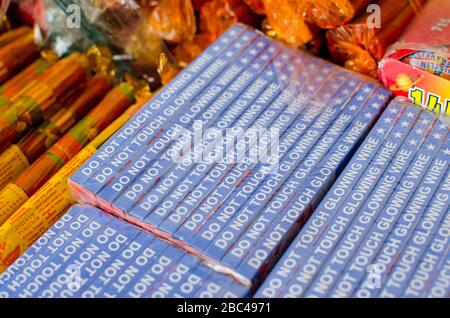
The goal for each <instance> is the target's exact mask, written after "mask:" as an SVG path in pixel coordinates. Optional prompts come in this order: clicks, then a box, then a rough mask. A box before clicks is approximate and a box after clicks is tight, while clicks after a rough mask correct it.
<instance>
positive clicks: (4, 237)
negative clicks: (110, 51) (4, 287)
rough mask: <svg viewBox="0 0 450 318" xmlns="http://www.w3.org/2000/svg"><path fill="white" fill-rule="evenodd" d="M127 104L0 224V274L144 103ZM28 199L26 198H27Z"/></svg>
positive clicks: (68, 199) (58, 211) (57, 212)
mask: <svg viewBox="0 0 450 318" xmlns="http://www.w3.org/2000/svg"><path fill="white" fill-rule="evenodd" d="M148 98H149V97H146V98H145V99H142V100H141V101H140V102H138V103H136V104H134V105H133V106H130V107H129V108H128V109H127V110H126V111H125V112H124V113H123V114H122V115H121V116H120V117H118V118H117V119H116V120H115V121H114V122H113V123H111V124H110V125H109V126H108V127H107V128H106V129H104V130H103V131H102V132H101V133H100V134H99V135H98V136H97V137H95V139H94V140H93V141H92V142H91V143H89V144H88V145H87V146H86V147H84V148H83V149H82V150H81V151H80V152H79V153H78V154H77V155H76V156H75V157H74V158H72V159H71V160H70V161H69V162H68V163H67V164H66V165H64V167H63V168H61V169H60V170H59V171H58V172H57V173H56V174H55V175H54V176H53V177H52V178H50V179H49V180H48V181H47V182H46V183H45V184H44V185H43V186H42V187H41V188H40V189H39V190H38V191H37V192H36V193H35V194H34V195H32V196H31V197H30V198H29V199H28V198H26V199H25V200H24V202H23V205H21V206H20V208H19V209H18V210H17V211H16V212H15V213H14V214H13V215H11V216H10V217H9V218H8V220H6V222H5V223H3V225H1V226H0V273H1V272H3V271H4V270H5V269H6V268H7V267H8V266H9V265H11V264H12V263H13V262H14V261H15V260H16V259H17V258H18V257H19V256H20V255H21V254H22V253H23V252H25V250H26V249H27V248H28V247H29V246H30V245H31V244H33V242H34V241H35V240H36V239H37V238H39V237H40V236H41V235H42V234H43V233H44V232H45V231H46V230H47V229H48V228H49V227H50V226H51V225H52V224H53V223H54V222H56V221H57V220H58V219H59V218H60V217H61V215H62V214H63V213H64V212H65V211H66V210H67V209H68V208H69V207H70V206H71V205H72V204H74V203H75V201H74V200H73V198H72V195H71V192H70V190H69V187H68V185H67V179H68V178H69V176H71V175H72V174H73V173H74V172H75V171H76V170H78V168H79V167H81V165H82V164H83V163H84V162H85V161H86V160H87V159H89V158H90V157H91V156H92V155H93V154H94V153H95V152H96V151H97V149H98V148H99V147H100V146H101V145H102V144H103V143H104V142H105V141H106V140H108V139H109V138H110V137H111V136H112V135H113V134H114V133H115V132H116V131H117V130H118V129H119V128H120V127H122V126H123V125H124V124H125V123H126V122H127V121H128V120H129V119H130V118H131V117H132V116H134V114H136V113H137V112H138V111H139V110H140V109H141V108H142V107H143V106H144V105H145V103H146V101H147V100H148ZM27 199H28V201H26V200H27Z"/></svg>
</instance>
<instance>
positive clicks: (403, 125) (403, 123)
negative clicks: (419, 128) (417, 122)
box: [400, 121, 408, 127]
mask: <svg viewBox="0 0 450 318" xmlns="http://www.w3.org/2000/svg"><path fill="white" fill-rule="evenodd" d="M400 125H402V127H408V122H406V121H402V123H401V124H400Z"/></svg>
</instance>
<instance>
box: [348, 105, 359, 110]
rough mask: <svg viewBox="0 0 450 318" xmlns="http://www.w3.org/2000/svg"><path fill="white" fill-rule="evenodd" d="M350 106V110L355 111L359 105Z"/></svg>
mask: <svg viewBox="0 0 450 318" xmlns="http://www.w3.org/2000/svg"><path fill="white" fill-rule="evenodd" d="M349 108H350V110H352V111H355V110H357V109H358V106H356V105H351V106H350V107H349Z"/></svg>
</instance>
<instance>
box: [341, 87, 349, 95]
mask: <svg viewBox="0 0 450 318" xmlns="http://www.w3.org/2000/svg"><path fill="white" fill-rule="evenodd" d="M342 93H343V94H344V95H348V94H350V90H348V89H346V88H345V89H343V90H342Z"/></svg>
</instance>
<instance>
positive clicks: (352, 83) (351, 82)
mask: <svg viewBox="0 0 450 318" xmlns="http://www.w3.org/2000/svg"><path fill="white" fill-rule="evenodd" d="M348 85H350V86H356V82H355V81H350V82H349V83H348Z"/></svg>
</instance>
